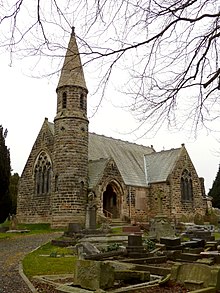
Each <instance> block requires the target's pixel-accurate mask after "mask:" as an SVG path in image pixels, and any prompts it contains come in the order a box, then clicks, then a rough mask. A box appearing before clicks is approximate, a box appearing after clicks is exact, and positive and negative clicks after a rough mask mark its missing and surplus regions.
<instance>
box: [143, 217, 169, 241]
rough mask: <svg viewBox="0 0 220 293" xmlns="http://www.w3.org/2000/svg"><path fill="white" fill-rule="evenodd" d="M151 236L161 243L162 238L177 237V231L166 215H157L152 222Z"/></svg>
mask: <svg viewBox="0 0 220 293" xmlns="http://www.w3.org/2000/svg"><path fill="white" fill-rule="evenodd" d="M149 236H150V237H152V238H155V239H157V240H158V241H159V240H160V238H161V237H175V230H174V228H173V227H172V225H171V223H170V220H169V219H168V218H167V217H166V216H165V215H157V216H155V218H154V219H153V220H152V221H151V224H150V231H149Z"/></svg>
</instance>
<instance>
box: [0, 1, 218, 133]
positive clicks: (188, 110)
mask: <svg viewBox="0 0 220 293" xmlns="http://www.w3.org/2000/svg"><path fill="white" fill-rule="evenodd" d="M5 2H7V1H4V6H3V3H2V4H1V3H0V28H1V31H3V32H4V34H3V36H2V37H1V39H0V43H1V48H3V49H4V48H6V49H7V50H8V51H9V52H10V56H11V58H13V54H14V56H16V58H17V57H18V56H22V57H23V56H38V58H39V57H41V58H42V57H43V56H46V57H47V58H48V56H51V57H52V58H53V60H54V58H55V57H61V56H62V53H63V52H64V50H63V51H62V50H61V51H60V49H62V48H63V49H64V45H63V44H65V43H66V40H65V37H66V36H67V35H68V33H69V31H70V29H71V26H73V25H75V26H76V27H77V30H76V32H77V34H78V36H80V37H79V42H80V44H81V46H80V52H81V54H82V59H83V61H84V65H88V66H90V67H89V68H90V70H92V69H91V68H95V70H94V71H95V74H96V76H97V78H98V80H99V82H98V84H97V88H96V89H97V93H99V94H100V97H101V99H102V98H103V97H104V93H105V91H106V90H107V87H108V84H109V83H111V82H114V81H115V78H114V76H115V74H116V73H119V72H120V83H119V82H117V85H119V84H120V91H121V92H122V93H121V95H119V97H120V96H121V97H123V99H124V103H122V104H123V105H124V106H125V105H126V107H128V108H129V109H130V110H132V111H133V113H134V114H135V116H136V117H137V118H138V119H139V121H140V122H141V123H143V124H144V123H145V122H146V121H147V122H148V126H149V128H148V129H147V130H149V129H152V128H154V127H156V128H159V127H160V126H161V125H162V124H163V123H164V122H165V121H166V122H168V125H171V126H177V127H183V126H184V125H187V127H188V126H189V125H190V127H191V128H192V129H193V130H198V128H199V127H200V126H204V125H205V126H206V127H208V128H209V127H211V123H212V121H213V120H218V119H219V115H220V111H219V101H220V99H219V98H218V97H219V90H220V65H219V52H220V48H219V43H220V42H219V36H220V29H219V28H220V22H219V16H220V0H215V1H214V0H170V1H164V0H90V1H87V0H80V1H79V0H77V1H72V0H65V1H64V0H63V1H61V2H62V4H60V3H59V2H60V1H59V2H58V1H56V0H50V1H40V0H37V1H34V2H32V1H25V0H17V1H14V3H13V4H11V2H12V1H9V0H8V3H7V4H6V3H5ZM30 2H31V3H30ZM45 2H47V3H45ZM9 28H10V29H9ZM12 60H13V59H12ZM123 94H125V95H123ZM149 122H150V123H149Z"/></svg>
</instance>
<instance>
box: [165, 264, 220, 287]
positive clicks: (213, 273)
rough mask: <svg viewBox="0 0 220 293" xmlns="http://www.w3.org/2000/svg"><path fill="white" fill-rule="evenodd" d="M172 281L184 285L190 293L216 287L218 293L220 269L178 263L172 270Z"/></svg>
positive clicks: (203, 265)
mask: <svg viewBox="0 0 220 293" xmlns="http://www.w3.org/2000/svg"><path fill="white" fill-rule="evenodd" d="M171 280H172V281H175V282H181V283H184V285H185V287H186V288H187V289H189V290H190V291H191V290H198V289H203V288H207V287H215V289H216V291H218V290H219V289H220V268H219V267H211V266H208V265H205V264H200V263H187V264H180V263H176V264H175V265H173V266H172V268H171ZM214 292H215V291H214Z"/></svg>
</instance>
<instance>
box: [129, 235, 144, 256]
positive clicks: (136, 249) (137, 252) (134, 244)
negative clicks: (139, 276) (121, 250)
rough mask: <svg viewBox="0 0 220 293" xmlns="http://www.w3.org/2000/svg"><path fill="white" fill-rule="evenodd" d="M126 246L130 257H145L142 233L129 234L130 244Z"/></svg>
mask: <svg viewBox="0 0 220 293" xmlns="http://www.w3.org/2000/svg"><path fill="white" fill-rule="evenodd" d="M126 248H127V252H128V256H129V257H143V254H145V253H146V252H145V248H144V246H143V242H142V236H141V235H128V246H127V247H126Z"/></svg>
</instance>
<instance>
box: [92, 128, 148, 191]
mask: <svg viewBox="0 0 220 293" xmlns="http://www.w3.org/2000/svg"><path fill="white" fill-rule="evenodd" d="M152 152H154V150H153V149H152V148H150V147H146V146H143V145H138V144H135V143H130V142H127V141H122V140H119V139H113V138H110V137H106V136H103V135H98V134H95V133H89V160H99V159H101V158H105V159H106V158H113V160H114V161H115V163H116V165H117V167H118V169H119V172H120V173H121V176H122V178H123V180H124V182H125V184H127V185H132V186H146V185H147V182H146V177H145V168H144V155H145V154H150V153H152Z"/></svg>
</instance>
